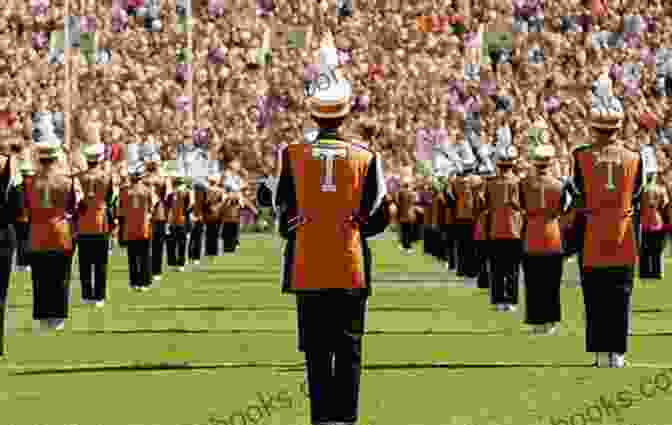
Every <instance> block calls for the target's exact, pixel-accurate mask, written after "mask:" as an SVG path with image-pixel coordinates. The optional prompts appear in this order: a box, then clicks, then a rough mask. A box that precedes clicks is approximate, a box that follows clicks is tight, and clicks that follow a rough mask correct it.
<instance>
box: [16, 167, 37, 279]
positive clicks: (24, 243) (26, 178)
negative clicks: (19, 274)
mask: <svg viewBox="0 0 672 425" xmlns="http://www.w3.org/2000/svg"><path fill="white" fill-rule="evenodd" d="M18 168H19V172H20V173H21V183H20V184H19V186H18V190H19V192H20V193H21V207H20V208H19V212H18V214H17V217H16V220H15V222H14V228H15V230H16V241H17V249H16V268H17V271H24V272H29V271H30V265H29V264H30V262H29V261H28V241H29V240H30V239H29V230H30V222H29V217H30V210H29V209H28V202H27V201H26V200H27V196H28V194H29V193H30V185H31V184H32V180H33V176H34V175H35V169H34V168H33V164H32V161H30V160H22V161H20V163H19V167H18Z"/></svg>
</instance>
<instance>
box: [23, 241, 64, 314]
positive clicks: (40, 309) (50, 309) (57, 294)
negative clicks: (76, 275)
mask: <svg viewBox="0 0 672 425" xmlns="http://www.w3.org/2000/svg"><path fill="white" fill-rule="evenodd" d="M30 260H31V264H30V268H31V269H32V272H31V276H32V279H33V319H35V320H44V319H67V318H68V307H69V304H70V272H71V268H72V253H70V252H68V253H66V252H62V251H48V252H33V253H31V255H30Z"/></svg>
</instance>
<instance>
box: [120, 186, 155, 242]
mask: <svg viewBox="0 0 672 425" xmlns="http://www.w3.org/2000/svg"><path fill="white" fill-rule="evenodd" d="M150 190H151V189H149V188H148V187H146V186H145V185H144V184H142V183H136V184H134V185H132V186H131V187H127V188H124V189H123V190H122V191H121V193H120V194H119V204H120V208H121V209H122V210H123V214H124V226H123V236H122V239H123V240H125V241H137V240H148V239H151V237H152V233H151V229H152V227H151V218H150V216H149V213H150V211H151V209H152V195H151V192H150Z"/></svg>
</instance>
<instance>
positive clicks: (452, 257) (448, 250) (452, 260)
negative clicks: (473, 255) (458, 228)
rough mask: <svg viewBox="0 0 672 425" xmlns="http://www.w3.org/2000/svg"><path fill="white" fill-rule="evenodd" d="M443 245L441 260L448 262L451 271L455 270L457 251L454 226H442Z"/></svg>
mask: <svg viewBox="0 0 672 425" xmlns="http://www.w3.org/2000/svg"><path fill="white" fill-rule="evenodd" d="M441 243H442V245H443V249H442V254H441V259H442V260H444V261H447V262H448V268H449V269H450V270H455V267H456V265H457V251H456V245H455V234H454V228H453V225H452V224H442V225H441Z"/></svg>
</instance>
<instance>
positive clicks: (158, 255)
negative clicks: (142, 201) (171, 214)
mask: <svg viewBox="0 0 672 425" xmlns="http://www.w3.org/2000/svg"><path fill="white" fill-rule="evenodd" d="M151 241H152V242H151V246H152V255H151V259H152V276H159V275H161V273H162V271H163V248H164V246H165V244H166V222H165V221H153V222H152V239H151Z"/></svg>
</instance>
